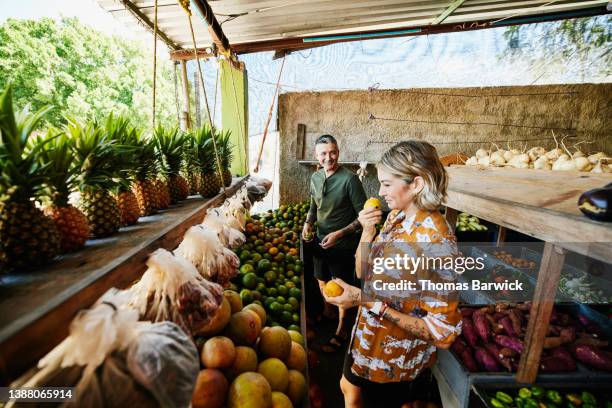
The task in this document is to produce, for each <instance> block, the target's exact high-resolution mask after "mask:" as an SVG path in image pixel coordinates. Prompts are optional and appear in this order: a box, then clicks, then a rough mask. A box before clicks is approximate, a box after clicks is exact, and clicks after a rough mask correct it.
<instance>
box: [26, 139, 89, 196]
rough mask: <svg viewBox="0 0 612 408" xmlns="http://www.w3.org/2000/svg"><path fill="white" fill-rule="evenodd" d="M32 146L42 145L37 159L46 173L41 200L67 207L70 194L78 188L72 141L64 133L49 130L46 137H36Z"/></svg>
mask: <svg viewBox="0 0 612 408" xmlns="http://www.w3.org/2000/svg"><path fill="white" fill-rule="evenodd" d="M32 144H33V145H39V144H42V145H43V148H42V149H40V154H39V158H38V160H39V163H40V164H41V165H43V166H46V172H47V183H46V188H45V190H44V193H45V195H44V197H43V199H44V200H45V201H48V202H50V203H52V204H54V205H57V206H59V207H65V206H67V205H68V196H69V195H70V192H71V191H72V190H75V189H76V188H77V187H78V182H77V175H78V171H79V169H78V167H77V166H76V165H75V155H74V150H73V147H72V140H71V139H70V138H68V136H67V135H66V134H65V133H64V132H61V131H60V130H57V129H54V128H51V129H49V130H48V131H47V134H46V135H44V136H38V137H36V138H35V139H34V140H33V141H32Z"/></svg>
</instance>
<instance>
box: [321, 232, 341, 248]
mask: <svg viewBox="0 0 612 408" xmlns="http://www.w3.org/2000/svg"><path fill="white" fill-rule="evenodd" d="M341 237H342V233H341V232H340V231H334V232H330V233H329V234H327V235H326V236H325V238H323V239H322V240H321V248H323V249H328V248H331V247H333V246H334V245H336V243H337V242H338V240H339V239H340V238H341Z"/></svg>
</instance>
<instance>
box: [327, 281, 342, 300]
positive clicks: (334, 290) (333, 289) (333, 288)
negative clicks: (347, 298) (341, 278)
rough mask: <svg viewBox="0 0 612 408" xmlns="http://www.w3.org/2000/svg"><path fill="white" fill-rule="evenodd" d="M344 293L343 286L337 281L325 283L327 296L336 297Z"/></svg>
mask: <svg viewBox="0 0 612 408" xmlns="http://www.w3.org/2000/svg"><path fill="white" fill-rule="evenodd" d="M342 293H344V289H342V286H340V285H338V284H337V283H336V282H334V281H329V282H327V283H326V284H325V296H327V297H336V296H340V295H341V294H342Z"/></svg>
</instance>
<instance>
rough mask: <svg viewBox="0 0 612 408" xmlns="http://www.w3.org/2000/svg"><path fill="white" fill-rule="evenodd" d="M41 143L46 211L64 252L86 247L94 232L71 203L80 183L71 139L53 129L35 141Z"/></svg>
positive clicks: (83, 215) (81, 213)
mask: <svg viewBox="0 0 612 408" xmlns="http://www.w3.org/2000/svg"><path fill="white" fill-rule="evenodd" d="M35 143H36V144H39V145H40V146H41V150H40V152H41V153H40V159H39V161H40V163H41V164H42V165H44V166H46V170H47V173H48V182H47V188H46V189H45V192H46V195H45V197H44V198H45V200H44V201H45V208H44V213H45V215H47V216H48V217H49V218H51V219H52V220H53V222H54V223H55V227H56V228H57V230H58V232H59V236H60V246H61V250H62V252H63V253H66V252H71V251H76V250H78V249H81V248H83V247H84V246H85V242H86V241H87V239H88V238H89V236H90V234H91V230H90V228H89V223H88V221H87V217H85V214H83V212H81V211H80V210H79V209H78V208H76V207H74V206H72V205H71V204H69V203H68V198H69V196H70V192H71V190H73V189H75V188H76V186H77V182H76V178H77V170H78V169H77V167H76V166H75V165H74V162H75V160H74V152H73V149H72V146H71V140H70V139H68V137H67V136H66V134H65V133H59V132H58V131H56V130H50V131H49V132H47V135H46V136H45V137H40V138H38V139H37V141H36V142H35Z"/></svg>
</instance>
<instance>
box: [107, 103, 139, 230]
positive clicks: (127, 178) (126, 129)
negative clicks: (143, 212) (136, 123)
mask: <svg viewBox="0 0 612 408" xmlns="http://www.w3.org/2000/svg"><path fill="white" fill-rule="evenodd" d="M105 129H106V131H107V132H108V134H109V137H110V138H111V140H113V141H114V142H115V143H117V144H118V145H121V146H124V147H126V148H128V147H129V150H127V151H125V152H123V153H122V154H120V155H118V156H117V157H116V159H117V161H118V163H120V164H118V165H120V167H121V169H122V170H123V173H124V174H123V177H121V179H120V180H119V183H118V185H117V187H116V188H115V189H113V195H114V198H115V200H117V206H118V207H119V214H120V217H121V225H122V226H129V225H134V224H136V223H137V222H138V218H140V208H139V207H138V200H137V199H136V195H135V194H134V193H133V192H132V190H131V184H132V182H133V181H134V180H135V178H136V169H137V168H138V165H137V161H136V159H137V157H136V154H137V146H135V141H136V139H137V131H136V129H135V128H134V127H133V126H132V125H131V124H130V121H129V119H127V118H125V117H121V116H119V117H117V118H115V117H114V116H113V114H112V113H111V114H110V115H109V116H108V118H107V119H106V124H105Z"/></svg>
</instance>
